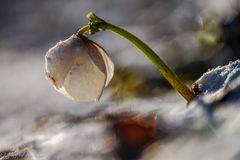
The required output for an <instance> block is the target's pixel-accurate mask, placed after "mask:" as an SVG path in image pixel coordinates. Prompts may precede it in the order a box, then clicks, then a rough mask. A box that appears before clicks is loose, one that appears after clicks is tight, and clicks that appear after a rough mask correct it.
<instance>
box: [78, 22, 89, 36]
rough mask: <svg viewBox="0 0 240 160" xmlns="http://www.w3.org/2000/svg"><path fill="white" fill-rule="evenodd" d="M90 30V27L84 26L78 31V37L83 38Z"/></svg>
mask: <svg viewBox="0 0 240 160" xmlns="http://www.w3.org/2000/svg"><path fill="white" fill-rule="evenodd" d="M89 28H90V26H89V25H86V26H83V27H82V28H80V29H79V30H78V32H77V34H76V35H77V36H81V35H83V34H85V33H87V32H88V31H89Z"/></svg>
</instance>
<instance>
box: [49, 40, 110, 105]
mask: <svg viewBox="0 0 240 160" xmlns="http://www.w3.org/2000/svg"><path fill="white" fill-rule="evenodd" d="M45 72H46V75H47V78H48V80H50V82H51V83H52V84H53V86H54V88H55V89H56V90H57V91H59V92H60V93H62V94H63V95H65V96H66V97H69V98H71V99H74V100H80V101H92V100H95V101H96V100H98V99H99V98H100V96H101V95H102V91H103V89H104V87H106V86H107V85H108V83H109V82H110V80H111V79H112V77H113V72H114V65H113V63H112V61H111V59H110V58H109V56H108V55H107V53H106V51H105V50H104V49H103V48H102V47H101V46H99V45H98V44H96V43H95V42H93V41H91V40H89V39H87V38H86V37H84V36H81V37H77V36H76V35H72V36H71V37H70V38H68V39H66V40H64V41H60V42H58V43H57V44H56V45H55V46H54V47H52V48H51V49H49V51H48V52H47V54H46V56H45Z"/></svg>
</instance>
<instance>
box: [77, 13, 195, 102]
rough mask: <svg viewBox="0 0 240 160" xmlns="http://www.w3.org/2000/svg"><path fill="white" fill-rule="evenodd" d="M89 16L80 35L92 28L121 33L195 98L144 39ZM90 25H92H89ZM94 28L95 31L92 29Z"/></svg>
mask: <svg viewBox="0 0 240 160" xmlns="http://www.w3.org/2000/svg"><path fill="white" fill-rule="evenodd" d="M87 17H88V18H89V19H90V23H89V24H88V25H87V26H88V27H87V26H85V27H83V28H82V29H80V30H79V32H78V33H77V35H78V36H80V35H82V34H83V33H86V32H87V30H88V29H90V33H95V32H98V31H101V30H110V31H112V32H114V33H117V34H119V35H120V36H122V37H123V38H126V39H127V40H129V41H130V42H131V43H132V44H133V45H134V46H135V47H136V48H138V49H139V50H140V51H142V52H143V53H144V54H145V55H146V56H147V57H148V59H149V60H150V61H151V62H152V63H153V64H154V65H155V66H156V67H157V69H158V70H159V71H160V72H161V74H162V75H163V76H164V77H165V78H166V79H167V80H168V82H169V83H170V84H171V85H172V87H173V88H174V89H175V90H177V91H178V92H179V93H180V94H181V95H182V96H183V97H184V99H186V100H187V102H190V101H191V100H193V99H194V98H195V94H194V93H193V92H192V91H191V90H190V89H189V88H188V87H187V86H186V85H185V84H184V83H183V81H182V80H181V79H180V78H179V77H178V76H177V75H176V74H175V73H174V71H173V70H172V69H171V68H170V67H169V66H168V65H167V64H166V63H165V62H164V61H163V60H162V59H161V58H160V57H159V56H158V55H157V54H156V53H155V52H154V51H153V50H152V49H151V48H150V47H149V46H148V45H147V44H145V43H144V42H143V41H141V40H140V39H139V38H137V37H136V36H134V35H133V34H131V33H130V32H128V31H126V30H124V29H122V28H120V27H117V26H115V25H112V24H110V23H107V22H106V21H104V20H102V19H101V18H99V17H97V16H96V15H95V14H93V13H92V12H90V13H89V14H88V15H87ZM89 26H90V27H89ZM86 28H87V29H86ZM91 29H93V31H91Z"/></svg>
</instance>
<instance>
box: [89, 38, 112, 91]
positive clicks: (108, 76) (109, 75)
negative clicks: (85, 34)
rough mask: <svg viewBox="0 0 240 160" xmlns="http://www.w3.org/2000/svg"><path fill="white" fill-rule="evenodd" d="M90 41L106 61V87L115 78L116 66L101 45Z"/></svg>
mask: <svg viewBox="0 0 240 160" xmlns="http://www.w3.org/2000/svg"><path fill="white" fill-rule="evenodd" d="M89 41H90V42H91V44H90V45H93V46H94V47H95V48H96V49H97V52H98V53H99V54H100V55H101V57H102V59H103V61H104V64H105V73H106V83H105V87H106V86H107V85H108V84H109V82H110V81H111V79H112V77H113V74H114V64H113V62H112V60H111V59H110V58H109V56H108V54H107V52H106V51H105V50H104V49H103V48H102V47H101V46H100V45H98V44H96V43H95V42H93V41H91V40H89ZM89 53H90V52H89Z"/></svg>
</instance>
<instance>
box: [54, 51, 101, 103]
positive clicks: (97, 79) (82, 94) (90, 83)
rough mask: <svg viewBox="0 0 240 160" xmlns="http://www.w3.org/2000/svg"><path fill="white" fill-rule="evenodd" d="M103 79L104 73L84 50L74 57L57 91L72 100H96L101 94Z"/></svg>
mask: <svg viewBox="0 0 240 160" xmlns="http://www.w3.org/2000/svg"><path fill="white" fill-rule="evenodd" d="M105 81H106V76H105V74H104V73H103V72H102V71H101V70H100V69H99V68H98V66H96V65H95V63H94V62H93V61H92V60H91V58H90V56H89V55H88V54H87V53H86V52H84V53H82V54H81V56H79V57H78V58H77V59H76V61H75V64H74V65H73V66H72V68H71V70H70V71H69V72H68V74H67V76H66V78H65V80H64V84H63V86H62V88H60V90H59V92H61V93H62V94H64V95H65V96H67V97H70V98H72V99H74V100H80V101H92V100H95V101H96V100H98V99H99V98H100V96H101V94H102V91H103V88H104V85H105Z"/></svg>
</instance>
